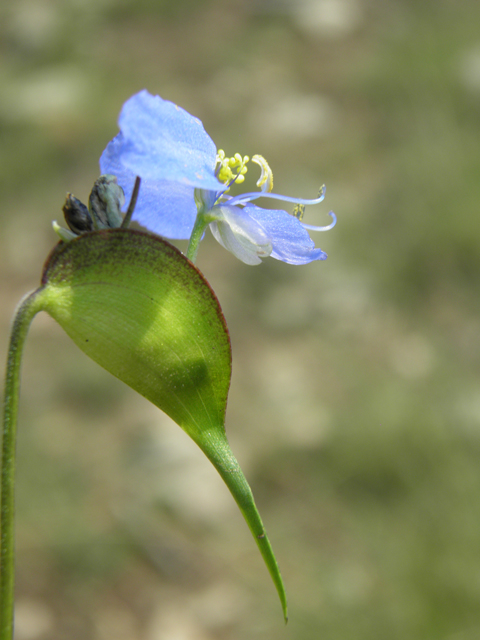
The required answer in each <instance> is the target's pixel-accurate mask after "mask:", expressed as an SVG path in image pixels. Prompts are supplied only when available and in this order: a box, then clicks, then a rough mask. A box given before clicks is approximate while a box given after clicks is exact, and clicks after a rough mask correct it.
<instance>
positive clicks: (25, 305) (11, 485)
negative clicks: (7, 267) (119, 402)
mask: <svg viewBox="0 0 480 640" xmlns="http://www.w3.org/2000/svg"><path fill="white" fill-rule="evenodd" d="M38 291H40V290H37V291H34V292H33V293H30V294H29V295H28V296H26V297H25V298H24V299H23V300H22V302H21V303H20V305H19V307H18V309H17V312H16V315H15V319H14V322H13V326H12V332H11V336H10V345H9V350H8V358H7V371H6V376H5V398H4V419H3V441H2V460H1V472H2V473H1V478H2V486H1V493H0V505H1V507H0V524H1V551H0V568H1V571H0V574H1V575H0V640H12V638H13V606H14V587H15V523H14V516H15V449H16V432H17V415H18V397H19V391H20V366H21V360H22V354H23V347H24V344H25V338H26V337H27V333H28V329H29V327H30V323H31V322H32V320H33V317H34V316H35V314H36V313H37V312H38V311H39V310H40V305H39V304H37V293H38Z"/></svg>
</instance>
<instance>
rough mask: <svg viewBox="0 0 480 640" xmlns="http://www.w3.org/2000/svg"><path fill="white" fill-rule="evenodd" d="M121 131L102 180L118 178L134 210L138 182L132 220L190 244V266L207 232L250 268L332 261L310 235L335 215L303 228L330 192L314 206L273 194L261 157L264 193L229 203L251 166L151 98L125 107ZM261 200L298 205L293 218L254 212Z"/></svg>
mask: <svg viewBox="0 0 480 640" xmlns="http://www.w3.org/2000/svg"><path fill="white" fill-rule="evenodd" d="M119 127H120V133H119V134H118V135H117V136H116V137H115V138H114V139H113V140H112V141H111V142H110V143H109V144H108V145H107V147H106V149H105V150H104V152H103V154H102V156H101V158H100V169H101V172H102V173H103V174H112V175H114V176H116V177H117V180H118V184H119V185H120V186H121V187H122V188H123V190H124V192H125V199H126V201H127V202H128V201H129V199H130V196H131V193H132V190H133V185H134V181H135V177H136V176H139V177H140V178H141V179H142V183H141V187H140V193H139V196H138V200H137V204H136V207H135V211H134V215H133V219H134V220H137V221H138V222H139V223H140V224H141V225H143V226H145V227H146V228H147V229H149V230H150V231H153V232H155V233H158V234H159V235H162V236H165V237H167V238H171V239H188V238H190V247H189V250H188V252H187V256H188V257H190V258H191V259H194V258H195V255H196V249H197V248H198V242H199V241H200V239H201V237H202V236H203V232H204V231H205V228H206V227H207V226H208V225H209V226H210V229H211V231H212V233H213V235H214V236H215V238H216V239H217V240H218V241H219V242H220V244H222V245H223V246H224V247H225V248H226V249H228V250H229V251H231V252H232V253H233V254H234V255H236V256H237V257H238V258H240V260H243V262H245V263H247V264H259V263H260V262H261V258H263V257H267V256H271V257H272V258H276V259H277V260H282V261H284V262H288V263H290V264H306V263H308V262H311V261H312V260H325V258H326V257H327V254H326V253H325V252H323V251H322V250H321V249H317V248H315V244H314V242H313V241H312V240H311V238H310V236H309V234H308V231H307V230H313V231H326V230H328V229H331V228H332V227H333V226H334V224H335V216H334V214H333V213H330V215H331V216H332V218H333V222H332V223H331V224H330V225H328V226H324V227H317V226H313V225H307V224H305V223H304V222H303V221H302V217H303V213H304V209H305V206H306V205H313V204H317V203H319V202H321V201H322V200H323V198H324V195H325V189H324V187H322V188H321V189H320V193H319V195H318V197H317V198H314V199H313V200H305V199H302V198H291V197H287V196H282V195H278V194H275V193H272V192H271V190H272V186H273V176H272V171H271V169H270V167H269V166H268V164H267V162H266V160H265V159H264V158H263V157H262V156H258V155H255V156H253V158H252V162H254V163H256V164H258V165H259V166H260V169H261V176H260V179H259V181H258V182H257V186H258V187H259V188H260V190H259V191H255V192H249V193H243V194H240V195H235V196H230V195H229V193H228V192H229V190H230V187H232V186H233V185H234V184H236V185H238V184H241V183H242V182H243V181H244V176H245V173H246V171H247V164H248V162H249V161H250V159H249V158H248V157H247V156H244V157H242V156H240V154H235V155H234V156H233V157H231V158H228V157H226V156H225V154H224V152H223V151H221V150H220V151H218V152H217V149H216V147H215V144H214V143H213V141H212V139H211V138H210V136H209V135H208V134H207V133H206V131H205V129H204V128H203V125H202V123H201V122H200V120H198V119H197V118H195V117H194V116H192V115H190V114H189V113H187V112H186V111H185V110H183V109H181V108H180V107H178V106H177V105H175V104H173V103H172V102H169V101H167V100H163V99H162V98H160V97H159V96H152V95H150V94H149V93H148V92H147V91H145V90H143V91H141V92H140V93H137V94H136V95H134V96H132V97H131V98H130V99H129V100H127V102H126V103H125V104H124V106H123V108H122V111H121V113H120V117H119ZM260 197H264V198H274V199H277V200H280V201H283V202H289V203H292V204H293V205H295V207H294V211H293V214H290V213H288V212H287V211H284V210H273V209H263V208H261V207H258V206H257V205H255V204H253V201H254V200H256V199H258V198H260Z"/></svg>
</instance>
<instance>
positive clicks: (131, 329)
mask: <svg viewBox="0 0 480 640" xmlns="http://www.w3.org/2000/svg"><path fill="white" fill-rule="evenodd" d="M31 300H32V304H33V307H34V309H35V311H40V310H44V311H46V312H47V313H48V314H50V315H51V316H52V317H53V318H54V319H55V320H56V321H57V322H58V323H59V324H60V325H61V326H62V328H63V329H64V330H65V331H66V332H67V334H68V335H69V336H70V337H71V338H72V340H73V341H74V342H75V343H76V344H77V345H78V346H79V347H80V349H82V351H84V352H85V353H86V354H87V355H88V356H90V357H91V358H92V359H93V360H94V361H95V362H97V363H98V364H100V365H101V366H102V367H104V368H105V369H106V370H107V371H109V372H110V373H112V374H113V375H114V376H116V377H117V378H119V379H120V380H123V382H125V383H126V384H128V385H129V386H130V387H132V388H133V389H135V390H136V391H138V393H140V394H141V395H142V396H144V397H145V398H147V399H148V400H150V401H151V402H153V404H155V405H156V406H157V407H159V408H160V409H162V410H163V411H164V412H165V413H167V414H168V415H169V416H170V417H171V418H172V419H173V420H174V421H175V422H176V423H177V424H179V425H180V426H181V427H182V429H184V430H185V431H186V432H187V433H188V435H189V436H190V437H191V438H192V439H193V440H194V441H195V442H196V443H197V444H198V446H199V447H200V448H201V449H202V451H203V452H204V453H205V455H206V456H207V457H208V458H209V460H210V461H211V462H212V463H213V465H214V466H215V468H216V469H217V471H218V472H219V473H220V475H221V476H222V478H223V480H224V481H225V483H226V484H227V486H228V488H229V489H230V491H231V493H232V495H233V497H234V498H235V500H236V502H237V504H238V506H239V507H240V510H241V512H242V513H243V515H244V517H245V519H246V521H247V523H248V526H249V527H250V529H251V531H252V534H253V536H254V538H255V540H256V542H257V545H258V547H259V549H260V552H261V553H262V556H263V558H264V560H265V563H266V565H267V567H268V569H269V571H270V574H271V576H272V578H273V581H274V583H275V586H276V588H277V591H278V593H279V596H280V600H281V603H282V608H283V612H284V615H285V618H286V597H285V591H284V587H283V583H282V579H281V576H280V573H279V570H278V566H277V563H276V560H275V556H274V554H273V551H272V548H271V546H270V542H269V540H268V538H267V536H266V534H265V529H264V527H263V524H262V521H261V519H260V515H259V513H258V511H257V508H256V506H255V502H254V499H253V495H252V492H251V490H250V487H249V485H248V483H247V481H246V480H245V477H244V475H243V473H242V471H241V469H240V467H239V465H238V463H237V461H236V459H235V457H234V455H233V453H232V451H231V449H230V446H229V444H228V442H227V438H226V434H225V427H224V418H225V409H226V403H227V394H228V389H229V385H230V376H231V350H230V340H229V336H228V331H227V326H226V324H225V319H224V317H223V314H222V311H221V309H220V305H219V303H218V300H217V299H216V297H215V294H214V293H213V291H212V290H211V288H210V286H209V285H208V283H207V282H206V280H205V278H204V277H203V276H202V274H201V273H200V272H199V271H198V269H197V268H196V267H195V266H194V265H193V264H192V263H191V262H190V261H189V260H187V258H185V256H183V255H182V254H181V253H180V252H179V251H178V250H177V249H176V248H175V247H173V246H172V245H170V244H169V243H168V242H166V241H164V240H162V239H160V238H158V237H155V236H151V235H149V234H146V233H142V232H139V231H133V230H130V229H110V230H102V231H93V232H91V233H87V234H84V235H81V236H79V237H77V238H75V239H73V240H71V241H70V242H65V243H60V244H58V245H57V246H56V247H55V249H54V250H53V252H52V253H51V255H50V257H49V259H48V260H47V263H46V266H45V269H44V273H43V278H42V286H41V287H40V288H39V289H38V290H37V291H36V292H35V293H34V294H33V295H32V297H31Z"/></svg>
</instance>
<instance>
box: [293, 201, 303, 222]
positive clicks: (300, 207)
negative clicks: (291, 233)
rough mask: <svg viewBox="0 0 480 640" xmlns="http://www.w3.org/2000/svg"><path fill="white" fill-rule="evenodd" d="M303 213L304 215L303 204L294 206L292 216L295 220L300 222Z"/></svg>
mask: <svg viewBox="0 0 480 640" xmlns="http://www.w3.org/2000/svg"><path fill="white" fill-rule="evenodd" d="M304 213H305V205H304V204H296V205H295V207H294V208H293V211H292V215H293V216H295V218H297V220H302V218H303V214H304Z"/></svg>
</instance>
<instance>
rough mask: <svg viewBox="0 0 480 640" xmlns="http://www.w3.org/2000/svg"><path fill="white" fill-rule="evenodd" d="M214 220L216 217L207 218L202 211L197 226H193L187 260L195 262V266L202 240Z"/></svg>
mask: <svg viewBox="0 0 480 640" xmlns="http://www.w3.org/2000/svg"><path fill="white" fill-rule="evenodd" d="M213 220H215V218H214V217H211V216H206V215H205V214H204V213H203V211H200V212H199V213H198V215H197V219H196V220H195V224H194V225H193V231H192V235H191V236H190V241H189V243H188V249H187V258H188V259H189V260H190V261H191V262H193V264H195V261H196V259H197V253H198V247H199V245H200V240H201V239H202V236H203V234H204V232H205V229H206V228H207V227H208V225H209V224H210V222H212V221H213Z"/></svg>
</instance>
